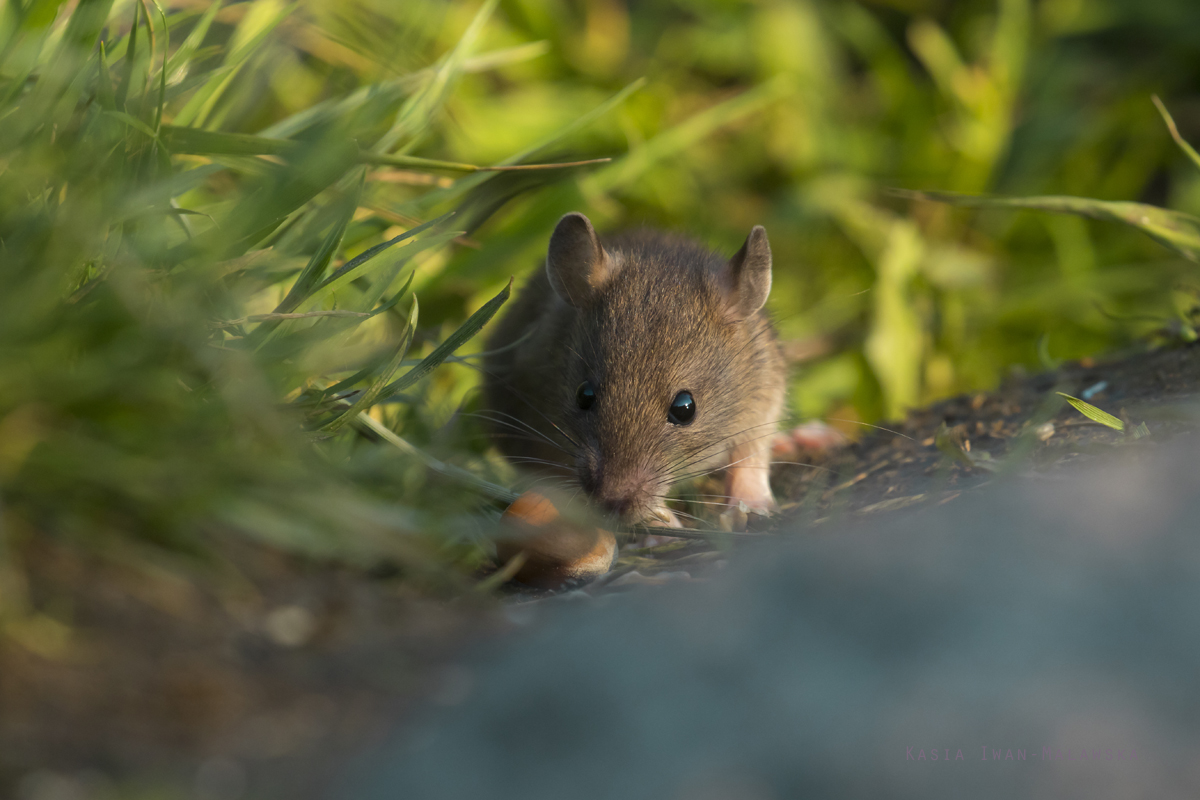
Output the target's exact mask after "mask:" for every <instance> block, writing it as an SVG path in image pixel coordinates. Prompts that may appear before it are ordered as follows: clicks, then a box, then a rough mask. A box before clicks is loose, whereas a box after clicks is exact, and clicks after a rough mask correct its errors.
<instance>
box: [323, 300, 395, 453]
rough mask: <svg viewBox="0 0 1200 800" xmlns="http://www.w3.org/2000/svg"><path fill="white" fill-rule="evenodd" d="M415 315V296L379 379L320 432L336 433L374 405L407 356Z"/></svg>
mask: <svg viewBox="0 0 1200 800" xmlns="http://www.w3.org/2000/svg"><path fill="white" fill-rule="evenodd" d="M417 313H418V307H417V298H416V295H413V300H412V307H411V308H410V309H409V310H408V319H407V320H406V321H405V325H404V334H403V335H402V336H401V337H400V345H399V346H398V347H397V348H396V351H395V352H394V353H392V357H391V359H390V360H389V361H388V363H387V365H386V366H384V368H383V371H382V372H380V373H379V378H378V379H377V380H376V381H375V382H374V383H372V384H371V386H370V387H368V388H367V390H366V391H364V392H362V393H360V394H359V396H358V399H357V400H355V401H354V405H352V406H350V408H348V409H346V411H345V412H343V413H341V414H339V415H338V416H336V417H335V418H334V419H332V420H331V421H330V422H329V423H327V424H325V425H323V426H322V427H321V430H323V431H325V432H326V433H336V432H337V431H338V430H340V429H341V428H342V427H343V426H345V425H346V423H348V422H351V421H352V420H354V419H355V418H356V417H357V416H358V415H359V413H360V412H364V411H368V410H370V408H371V406H373V405H375V403H376V401H377V400H378V399H379V395H380V393H382V392H383V390H384V389H385V388H386V387H387V385H388V381H390V380H391V379H392V376H393V375H395V374H396V370H398V369H400V363H401V362H402V361H404V357H405V356H406V355H408V348H409V347H411V346H412V340H413V334H415V333H416V330H417Z"/></svg>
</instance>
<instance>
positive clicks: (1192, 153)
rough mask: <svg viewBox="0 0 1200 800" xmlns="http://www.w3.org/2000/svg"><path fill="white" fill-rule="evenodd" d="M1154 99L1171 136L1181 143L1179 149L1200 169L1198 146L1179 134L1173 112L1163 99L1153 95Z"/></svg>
mask: <svg viewBox="0 0 1200 800" xmlns="http://www.w3.org/2000/svg"><path fill="white" fill-rule="evenodd" d="M1151 99H1152V100H1153V101H1154V107H1155V108H1157V109H1158V113H1159V114H1162V118H1163V122H1165V123H1166V124H1167V130H1168V131H1170V132H1171V138H1172V139H1174V140H1175V144H1177V145H1179V149H1180V150H1182V151H1183V152H1184V154H1185V155H1186V156H1187V157H1188V158H1190V159H1191V160H1192V164H1193V165H1194V166H1195V167H1196V168H1197V169H1200V153H1197V152H1196V148H1194V147H1192V146H1191V145H1190V144H1188V142H1187V139H1184V138H1183V137H1182V136H1181V135H1180V134H1179V128H1177V127H1175V120H1174V119H1173V118H1172V117H1171V113H1170V112H1169V111H1167V107H1166V105H1165V104H1164V103H1163V101H1162V100H1159V99H1158V95H1151Z"/></svg>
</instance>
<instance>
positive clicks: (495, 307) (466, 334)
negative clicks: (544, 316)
mask: <svg viewBox="0 0 1200 800" xmlns="http://www.w3.org/2000/svg"><path fill="white" fill-rule="evenodd" d="M511 293H512V280H511V279H510V280H509V282H508V285H507V286H505V287H504V289H503V290H501V292H500V294H498V295H496V296H495V297H493V298H492V299H491V300H488V301H487V302H486V303H484V304H483V307H482V308H480V309H479V310H478V311H476V312H475V313H474V314H472V315H471V316H470V317H469V318H468V319H467V321H466V322H464V323H463V324H462V325H461V326H459V328H458V330H456V331H455V332H454V333H452V334H450V335H449V336H448V337H446V341H444V342H442V343H441V344H440V345H438V346H437V347H436V348H434V350H433V352H432V353H430V354H429V355H427V356H426V357H425V358H423V359H422V360H421V363H420V364H418V365H417V366H415V367H413V368H412V369H410V370H409V371H408V372H406V373H404V375H402V376H401V377H400V378H399V379H397V380H395V381H393V382H391V383H389V384H388V385H387V386H385V387H384V388H383V389H382V390H381V391H380V393H379V396H378V397H377V398H376V402H379V401H380V400H386V399H387V398H389V397H391V396H392V395H394V394H396V393H397V392H402V391H404V390H405V389H407V388H408V387H409V386H412V385H413V384H414V383H416V382H417V381H419V380H421V378H424V377H425V376H426V375H428V374H429V373H430V372H432V371H433V370H434V368H436V367H437V366H438V365H439V364H441V363H442V362H443V361H445V360H446V359H447V358H448V357H450V355H452V354H453V353H454V351H455V350H457V349H458V348H460V347H462V346H463V345H464V344H465V343H466V342H467V340H468V339H470V338H471V337H472V336H474V335H475V334H477V333H479V330H480V328H482V327H483V326H484V325H486V324H487V323H488V320H490V319H491V318H492V317H493V316H495V314H496V312H497V311H499V310H500V306H502V305H504V303H505V302H506V301H507V300H508V297H509V295H510V294H511Z"/></svg>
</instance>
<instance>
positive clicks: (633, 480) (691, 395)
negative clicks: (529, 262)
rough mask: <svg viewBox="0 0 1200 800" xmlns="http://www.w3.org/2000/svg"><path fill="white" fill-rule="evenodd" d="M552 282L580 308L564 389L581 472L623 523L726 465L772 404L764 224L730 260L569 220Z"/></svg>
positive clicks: (550, 262)
mask: <svg viewBox="0 0 1200 800" xmlns="http://www.w3.org/2000/svg"><path fill="white" fill-rule="evenodd" d="M546 271H547V273H548V275H549V278H550V285H551V286H552V287H553V289H554V291H555V293H556V294H557V295H558V296H559V297H560V298H562V300H563V301H564V302H566V303H567V304H568V305H570V306H571V307H573V309H574V310H575V312H576V317H575V319H576V324H575V325H574V326H573V328H572V330H571V332H570V334H569V335H568V337H567V341H564V342H563V343H562V345H563V346H564V347H566V348H569V349H568V353H569V357H568V361H567V364H568V366H567V369H566V370H565V374H564V375H563V381H562V383H561V385H559V386H555V387H546V388H547V391H548V392H554V393H556V394H557V395H558V402H557V403H556V406H557V407H558V408H559V409H561V412H560V419H561V421H562V424H563V427H564V429H565V431H566V432H567V433H569V434H570V436H571V437H572V439H574V440H575V444H576V447H577V454H576V459H575V474H576V478H577V480H578V482H579V484H580V486H581V487H582V488H583V489H584V491H585V492H587V493H588V494H589V495H590V496H591V497H592V498H593V500H595V501H596V502H597V503H599V504H600V505H601V506H602V507H604V508H606V509H607V510H609V511H610V512H612V513H615V514H617V515H619V516H620V517H621V519H622V520H623V521H625V522H631V523H632V522H641V521H643V520H645V519H647V518H648V517H650V516H652V515H653V514H654V512H655V510H656V509H659V508H662V507H663V500H664V496H665V495H666V494H667V491H668V489H669V488H670V486H671V484H673V483H675V482H677V481H679V480H683V479H685V478H686V477H690V476H692V475H695V474H699V473H702V472H704V471H706V470H711V469H714V468H715V467H717V466H719V465H721V464H722V463H724V459H725V458H726V456H727V453H728V450H729V448H730V447H731V446H732V445H733V444H734V443H735V442H736V441H737V440H739V439H741V440H745V439H747V438H751V437H754V436H761V435H765V434H767V433H768V431H766V430H755V429H753V428H754V426H755V425H756V424H760V423H761V421H762V416H763V414H762V409H763V408H764V407H765V404H766V403H767V402H768V401H767V399H766V397H767V394H766V391H765V389H764V385H763V381H762V380H761V379H760V378H759V377H758V376H759V375H760V374H761V372H762V369H761V368H762V367H763V364H762V361H763V358H762V352H763V348H767V347H771V346H773V344H772V340H771V338H770V337H771V336H772V334H771V332H770V327H769V325H768V324H767V323H766V321H765V319H764V317H763V315H762V314H761V313H760V309H761V308H762V306H763V303H765V302H766V300H767V294H768V293H769V292H770V289H771V250H770V246H769V244H768V243H767V235H766V231H764V230H763V228H762V227H755V228H754V229H753V230H752V231H751V232H750V236H749V237H748V238H747V239H746V243H745V244H744V245H743V246H742V248H741V250H739V251H738V252H737V253H736V254H735V255H734V256H733V257H732V258H725V257H722V256H719V255H717V254H714V253H712V252H710V251H708V250H706V249H705V248H703V247H701V246H699V245H697V244H694V243H692V242H689V241H687V240H683V239H677V238H671V237H667V236H664V235H662V234H653V233H640V234H639V233H634V234H629V235H626V236H624V237H620V238H616V239H613V240H611V241H606V243H605V244H601V242H600V240H599V238H598V237H597V236H596V232H595V230H593V228H592V225H591V223H590V222H588V219H587V217H585V216H583V215H582V214H568V215H566V216H565V217H563V218H562V220H560V221H559V223H558V227H557V228H555V230H554V234H553V236H552V237H551V239H550V248H549V252H548V255H547V258H546Z"/></svg>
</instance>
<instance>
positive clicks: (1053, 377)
mask: <svg viewBox="0 0 1200 800" xmlns="http://www.w3.org/2000/svg"><path fill="white" fill-rule="evenodd" d="M1056 391H1062V392H1065V393H1067V394H1071V395H1073V396H1076V397H1080V396H1085V395H1086V396H1087V398H1088V399H1089V402H1091V403H1093V404H1094V405H1096V406H1098V407H1100V408H1102V409H1104V410H1106V411H1109V412H1110V413H1113V414H1115V415H1117V416H1118V417H1121V418H1123V419H1124V420H1125V422H1126V427H1127V430H1133V429H1134V428H1136V427H1137V426H1138V424H1139V423H1145V428H1144V429H1142V430H1141V431H1140V433H1142V434H1143V435H1141V436H1140V437H1138V438H1135V437H1134V436H1133V435H1131V434H1123V433H1119V432H1117V431H1114V430H1112V429H1110V428H1107V427H1104V426H1102V425H1098V424H1096V423H1093V422H1090V421H1089V420H1087V419H1086V418H1085V417H1083V416H1082V415H1081V414H1080V413H1079V412H1078V411H1076V410H1075V409H1073V408H1072V407H1070V406H1069V405H1067V404H1066V403H1065V402H1064V401H1062V399H1061V398H1059V397H1058V395H1056V394H1055V392H1056ZM1198 398H1200V346H1194V345H1189V346H1185V347H1180V348H1177V349H1170V350H1161V351H1158V352H1152V353H1145V352H1142V353H1137V354H1134V355H1130V356H1126V357H1123V358H1118V359H1112V360H1104V361H1101V360H1098V361H1095V362H1085V363H1076V364H1070V365H1065V366H1063V367H1062V368H1061V369H1059V370H1058V371H1056V372H1053V373H1046V374H1042V375H1036V376H1032V377H1023V378H1014V379H1012V380H1011V381H1009V382H1008V383H1007V384H1006V385H1004V386H1002V387H1001V388H1000V389H998V390H997V391H995V392H993V393H988V394H978V395H973V396H962V397H956V398H952V399H949V400H946V401H944V402H941V403H937V404H935V405H933V406H930V407H929V408H925V409H921V410H919V411H915V412H913V413H912V414H911V415H909V417H908V418H907V419H906V420H904V421H903V422H901V423H896V424H894V425H890V426H887V427H889V428H891V430H872V432H871V433H870V434H869V435H867V436H865V437H863V438H862V439H860V440H859V441H857V442H855V443H853V444H851V445H849V446H848V447H846V448H844V449H843V450H841V451H839V452H834V453H823V454H822V453H812V454H804V455H803V456H802V457H800V458H798V459H797V460H798V461H804V462H805V463H807V464H810V465H811V466H799V465H795V464H783V465H777V466H776V467H775V474H774V475H773V478H774V482H775V486H776V492H777V495H778V496H779V497H780V498H781V500H782V504H783V507H784V511H785V516H790V517H791V518H794V519H798V520H799V521H800V523H801V524H800V525H799V526H798V527H799V529H800V530H801V531H803V530H808V529H811V528H812V527H813V526H816V528H817V529H818V530H819V529H821V528H822V527H823V526H825V525H827V524H828V520H830V519H833V518H837V517H840V516H846V515H860V514H879V513H886V512H887V511H890V510H895V509H899V508H904V507H906V506H911V505H915V504H919V503H945V502H953V500H954V499H955V498H956V497H958V496H959V495H960V494H961V493H963V492H968V491H970V490H972V489H974V488H976V487H978V486H980V485H982V484H984V483H987V482H990V481H993V480H996V479H997V477H998V476H999V475H1003V474H1006V473H1011V474H1014V475H1015V476H1017V479H1018V480H1019V479H1035V480H1036V479H1046V478H1048V477H1052V476H1053V475H1054V474H1055V473H1056V472H1057V471H1059V470H1063V469H1068V468H1072V467H1074V466H1075V465H1078V464H1082V463H1087V462H1089V461H1092V460H1095V459H1098V458H1101V457H1103V456H1104V455H1105V454H1111V453H1112V452H1114V451H1119V450H1121V449H1122V448H1141V447H1153V446H1155V444H1156V443H1157V442H1159V441H1163V440H1167V439H1174V438H1176V437H1178V436H1181V435H1194V433H1195V431H1196V430H1197V428H1198V427H1200V417H1197V416H1196V414H1195V411H1194V410H1192V409H1189V404H1190V403H1194V402H1195V401H1196V400H1197V399H1198ZM943 425H945V426H946V429H945V430H944V431H943V432H942V434H941V435H940V436H939V434H938V430H939V428H941V427H942V426H943ZM939 444H940V447H939ZM752 534H753V531H752ZM752 534H751V535H752ZM739 541H742V539H740V538H738V537H737V536H721V537H718V538H717V539H716V540H715V541H701V540H688V541H683V542H677V543H675V544H673V545H667V546H664V547H659V548H652V549H650V550H643V551H631V552H627V553H625V554H623V557H622V559H621V561H620V563H619V564H618V567H617V569H615V570H614V572H613V573H612V574H611V575H610V576H609V577H608V578H607V579H606V580H605V581H603V582H601V583H602V584H603V585H602V586H594V587H591V588H590V589H589V592H590V593H596V592H598V591H605V592H607V591H618V590H620V589H621V588H623V587H626V586H629V585H632V584H637V583H647V582H656V581H665V580H679V579H696V578H697V577H702V575H703V573H704V572H705V571H707V570H708V569H712V568H713V565H717V564H720V562H721V561H723V560H724V559H725V558H727V557H728V551H729V549H731V548H734V547H736V544H737V543H738V542H739ZM225 552H226V554H227V555H228V556H229V558H230V563H232V564H233V565H235V567H236V571H235V570H230V569H220V570H213V569H208V570H204V569H200V568H197V567H195V566H194V565H192V566H186V567H185V568H183V569H180V568H179V565H178V564H167V565H165V564H155V563H154V562H153V561H152V560H150V559H146V558H142V557H139V558H134V559H127V558H120V559H114V558H101V557H99V556H95V555H88V556H84V555H80V554H79V553H78V552H76V551H75V550H73V549H70V548H67V547H62V546H56V545H48V544H45V543H41V544H37V545H36V546H34V545H31V546H29V547H26V548H24V549H23V550H22V551H21V552H20V553H19V554H18V555H19V558H20V560H21V561H22V562H23V564H24V570H23V572H24V574H25V576H26V580H27V581H28V586H27V591H26V592H25V594H26V595H27V597H28V598H29V599H30V603H31V608H30V609H29V613H27V614H25V615H23V616H20V617H13V618H4V617H0V629H2V633H0V796H2V797H12V796H17V797H21V796H25V797H29V798H35V797H36V798H38V800H44V798H48V797H51V796H66V795H63V794H62V791H64V790H63V787H64V786H65V787H67V788H68V789H71V790H73V791H75V792H76V794H75V795H71V796H75V797H88V796H94V797H107V796H111V791H112V789H113V787H114V786H116V787H120V788H121V789H122V790H125V789H126V788H127V787H143V788H145V787H146V784H147V783H148V784H150V787H151V788H152V790H153V791H154V792H156V794H155V795H154V796H156V797H190V796H201V797H211V798H236V797H243V796H256V795H255V793H254V792H253V787H254V786H261V785H270V786H273V787H276V788H275V790H274V791H273V792H271V794H272V796H286V797H306V796H313V795H314V794H316V793H317V792H318V791H319V787H320V786H321V781H322V780H323V779H324V778H325V777H327V776H328V771H329V770H330V769H332V768H333V765H335V764H338V763H341V762H342V761H344V759H345V758H346V756H347V755H348V754H350V753H354V752H358V751H361V749H363V748H365V747H367V746H369V745H370V744H371V743H372V742H373V741H376V740H377V739H378V738H379V737H380V736H381V735H382V734H383V733H385V732H386V731H388V730H389V728H390V726H392V725H393V724H394V723H395V721H396V720H402V719H404V718H406V716H410V715H411V714H412V711H413V709H414V707H415V706H416V705H419V704H424V703H426V702H430V701H432V702H434V703H436V702H446V703H452V702H454V700H455V695H456V694H460V692H459V689H461V687H457V688H456V683H455V682H456V680H457V678H456V676H457V675H460V674H461V673H462V671H461V670H456V668H455V667H454V663H455V660H456V659H458V658H460V657H461V656H462V654H463V652H464V650H465V649H466V648H467V647H469V646H472V645H474V644H475V643H478V642H479V641H480V640H481V639H486V638H488V637H494V636H496V635H498V634H501V633H504V632H505V631H508V630H511V629H512V628H513V627H514V620H518V621H519V618H520V616H521V614H522V613H524V610H525V609H529V608H532V607H533V606H536V602H535V603H534V604H532V605H531V604H530V603H529V602H528V597H527V596H521V595H518V596H516V597H509V598H508V600H507V601H506V603H505V604H503V606H501V607H498V606H497V604H496V603H494V602H485V601H482V600H480V599H478V598H474V599H472V598H463V597H459V598H458V599H453V600H451V599H437V598H434V597H430V594H429V592H425V593H421V592H418V591H416V590H415V589H413V588H412V586H411V583H409V582H405V581H403V580H397V579H387V578H380V577H372V576H369V575H366V574H363V573H361V572H356V571H353V570H350V569H346V568H332V567H329V566H325V565H319V564H313V563H307V562H303V561H300V560H298V559H295V558H293V557H288V556H283V555H279V554H276V553H272V552H269V551H265V550H262V549H258V548H254V547H250V546H248V545H245V544H236V543H231V544H229V545H227V547H226V550H225ZM2 578H3V576H0V579H2ZM0 583H2V580H0ZM573 595H574V596H576V597H579V596H590V594H584V593H581V592H575V593H573ZM537 602H540V601H537ZM514 612H516V613H514ZM114 781H115V783H114ZM247 781H249V783H250V786H251V791H250V794H249V795H247V794H246V786H247ZM131 782H132V783H131ZM47 787H50V789H53V788H54V787H57V788H58V790H59V792H58V794H57V795H55V794H53V792H51V791H50V789H47ZM106 787H107V788H106Z"/></svg>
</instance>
